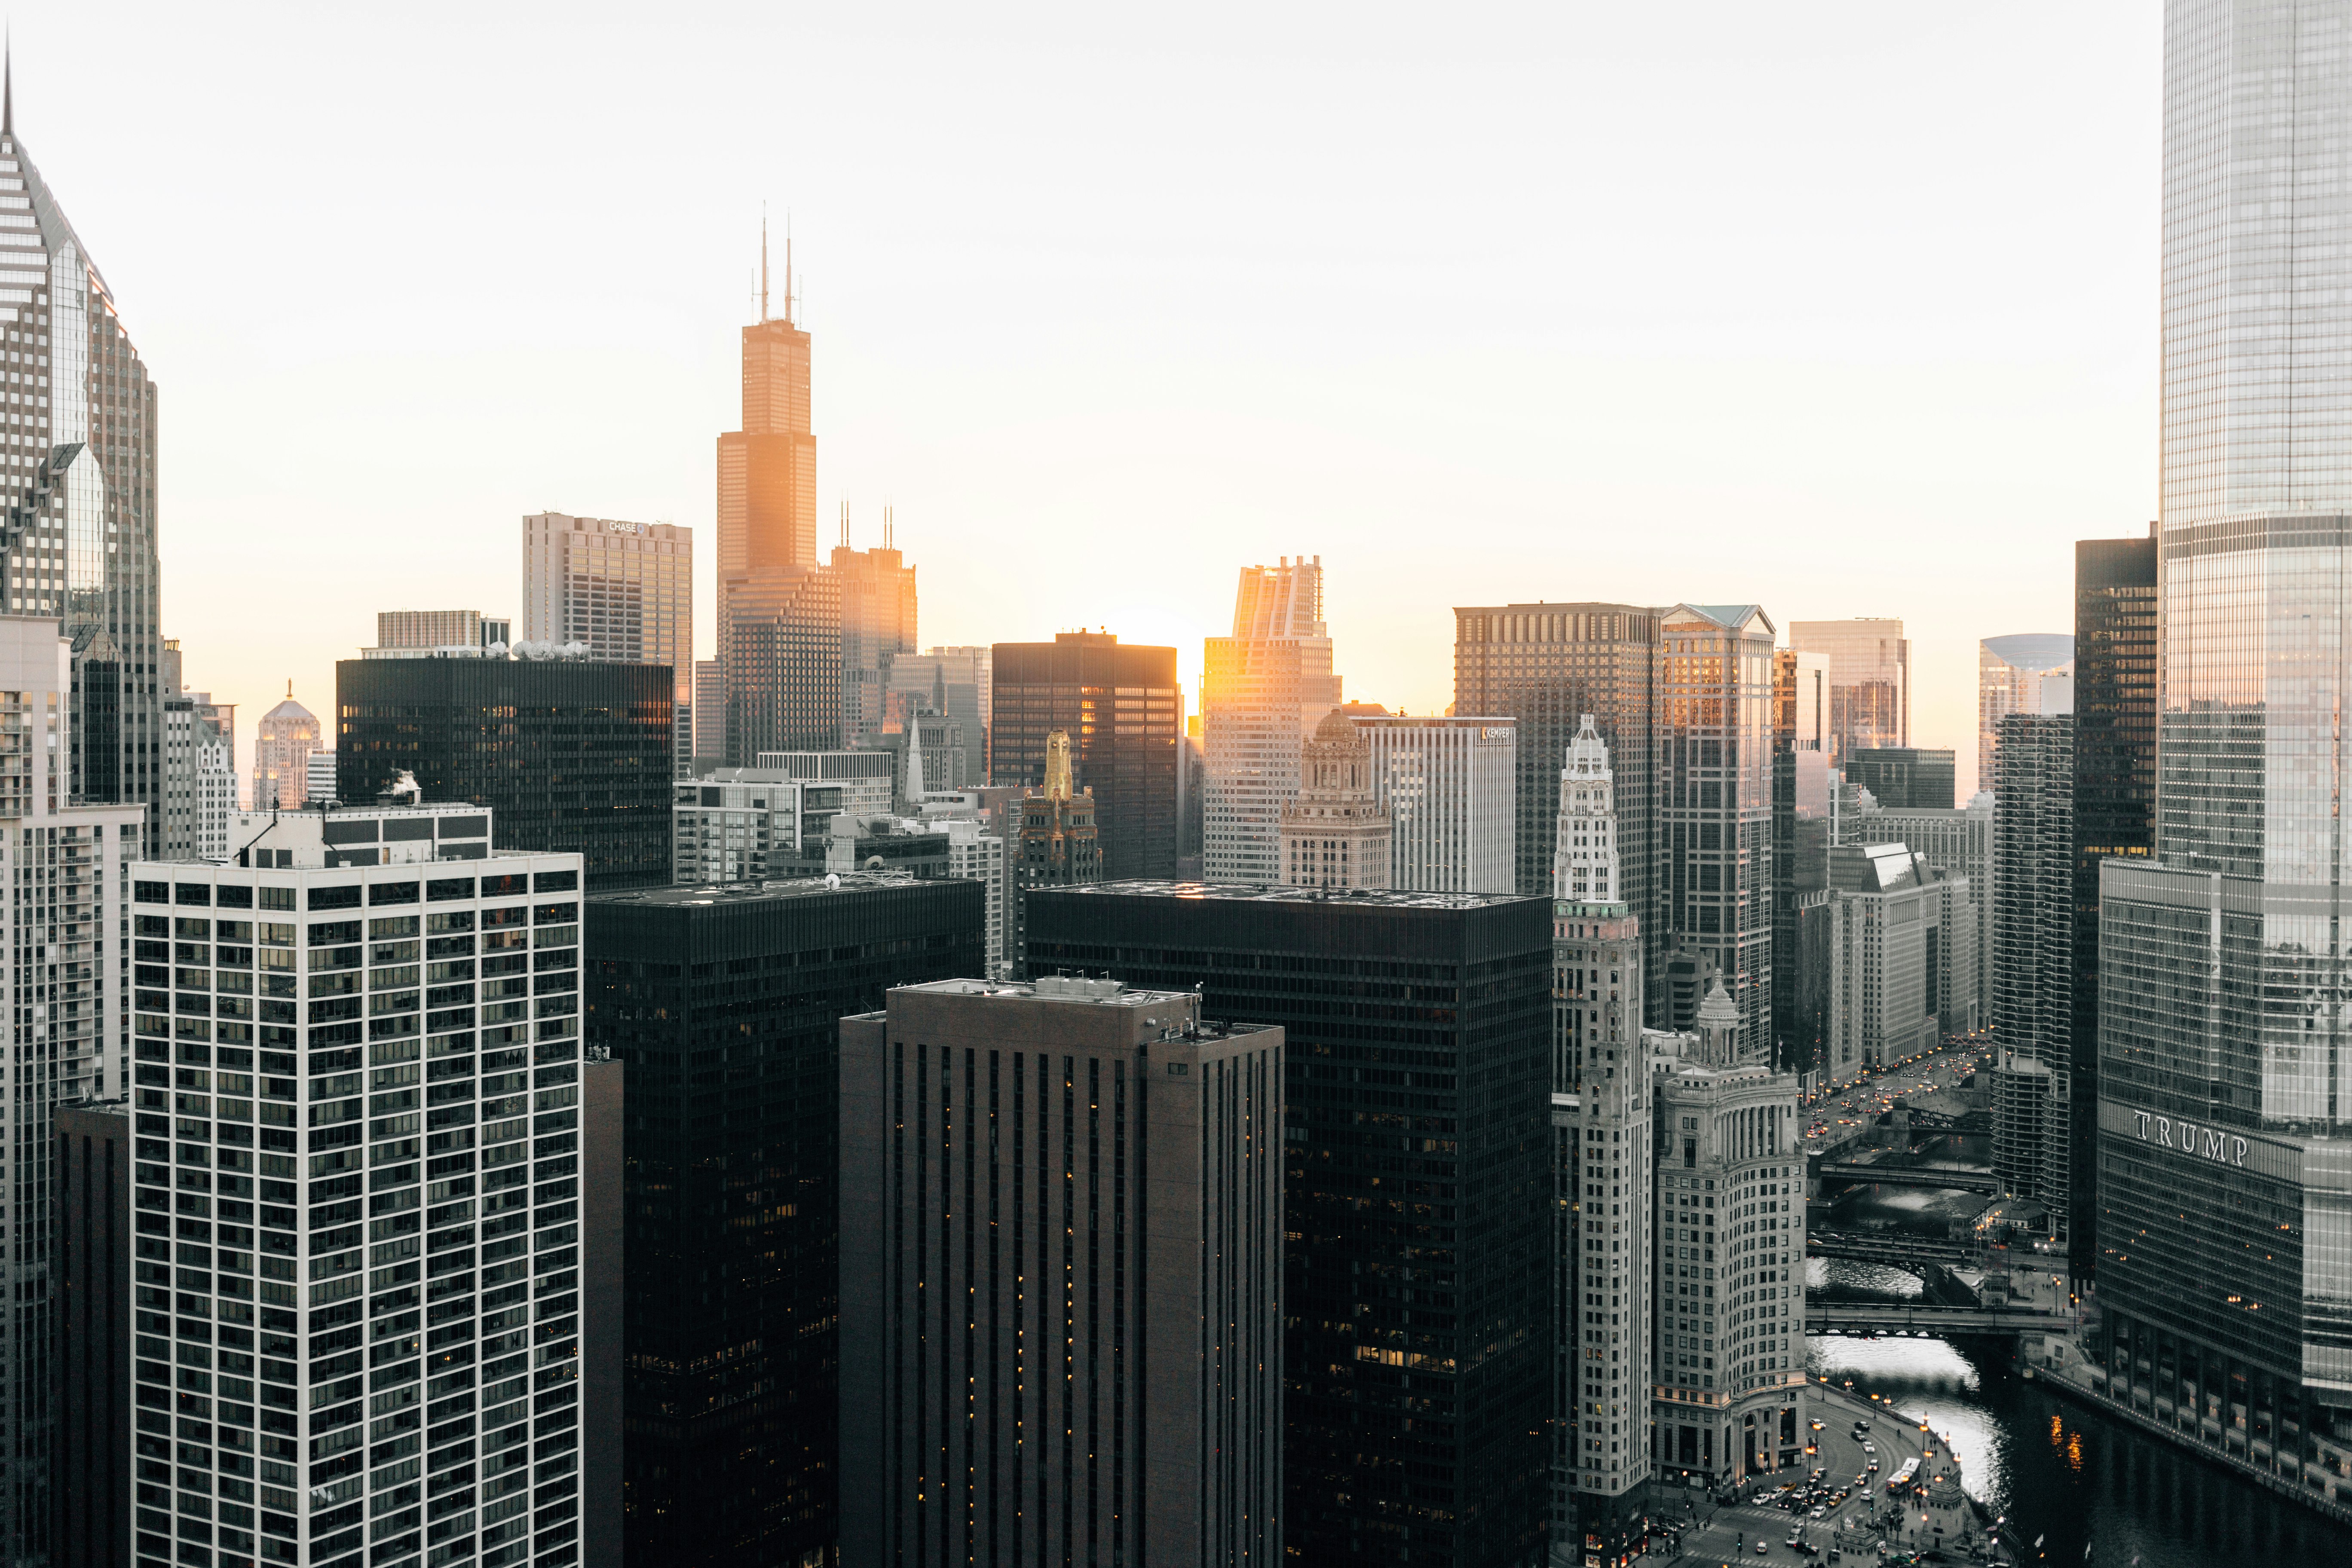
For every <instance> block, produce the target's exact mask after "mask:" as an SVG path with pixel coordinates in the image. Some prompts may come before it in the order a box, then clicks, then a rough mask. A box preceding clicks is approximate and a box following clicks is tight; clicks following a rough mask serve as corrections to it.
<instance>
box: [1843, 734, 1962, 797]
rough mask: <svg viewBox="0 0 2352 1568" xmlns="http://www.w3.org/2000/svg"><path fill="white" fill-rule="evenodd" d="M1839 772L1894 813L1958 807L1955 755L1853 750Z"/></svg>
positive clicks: (1918, 750) (1907, 749)
mask: <svg viewBox="0 0 2352 1568" xmlns="http://www.w3.org/2000/svg"><path fill="white" fill-rule="evenodd" d="M1841 771H1842V772H1843V773H1844V774H1845V778H1846V782H1847V783H1848V784H1860V785H1861V786H1862V787H1863V788H1864V789H1866V790H1868V791H1869V792H1870V793H1871V794H1872V795H1874V796H1876V797H1877V800H1878V804H1879V805H1884V806H1887V807H1890V808H1892V809H1894V810H1896V811H1911V810H1915V809H1916V810H1925V811H1949V810H1951V809H1952V807H1953V806H1954V805H1957V804H1958V796H1959V788H1958V773H1959V760H1958V753H1957V752H1952V751H1948V750H1932V749H1928V748H1925V747H1919V746H1859V745H1858V746H1854V747H1853V748H1851V749H1850V750H1848V751H1847V752H1846V754H1845V761H1844V763H1843V764H1842V767H1841Z"/></svg>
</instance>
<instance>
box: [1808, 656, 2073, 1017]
mask: <svg viewBox="0 0 2352 1568" xmlns="http://www.w3.org/2000/svg"><path fill="white" fill-rule="evenodd" d="M2053 684H2054V683H2053ZM1846 826H1848V827H1850V828H1851V830H1852V832H1851V834H1850V835H1849V837H1847V839H1846V842H1848V843H1853V844H1900V845H1903V846H1905V847H1907V848H1910V849H1913V850H1915V851H1916V852H1917V854H1918V856H1919V858H1921V859H1923V860H1925V861H1927V864H1928V865H1930V866H1932V867H1934V868H1937V870H1939V871H1949V872H1951V873H1952V874H1953V875H1955V876H1959V877H1966V878H1967V879H1969V888H1970V889H1972V898H1971V900H1970V901H1971V903H1972V904H1973V905H1974V907H1975V909H1976V915H1977V952H1978V953H1979V955H1980V957H1981V960H1982V961H1981V962H1980V963H1979V964H1978V965H1977V1021H1978V1023H1979V1024H1980V1025H1981V1024H1990V1023H1991V1022H1992V1016H1993V1012H1992V945H1993V944H1992V898H1993V891H1992V889H1993V876H1992V851H1993V792H1992V791H1990V790H1979V791H1978V792H1977V794H1976V795H1975V796H1974V797H1973V798H1971V799H1970V800H1969V804H1968V805H1965V806H1963V807H1961V808H1960V809H1959V810H1958V811H1937V810H1934V809H1931V808H1928V807H1926V806H1912V807H1904V806H1896V807H1892V808H1890V807H1888V806H1886V805H1883V804H1874V805H1871V806H1870V808H1869V809H1867V810H1865V811H1863V812H1862V813H1860V814H1859V815H1858V816H1855V817H1854V818H1853V820H1852V821H1851V822H1850V823H1848V824H1847V825H1846Z"/></svg>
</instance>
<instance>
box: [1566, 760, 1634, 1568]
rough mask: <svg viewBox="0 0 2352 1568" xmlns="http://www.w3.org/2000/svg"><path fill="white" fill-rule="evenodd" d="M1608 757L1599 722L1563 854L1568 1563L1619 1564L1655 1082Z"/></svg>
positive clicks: (1626, 1526)
mask: <svg viewBox="0 0 2352 1568" xmlns="http://www.w3.org/2000/svg"><path fill="white" fill-rule="evenodd" d="M1612 795H1613V791H1612V784H1611V774H1610V769H1609V748H1608V746H1607V745H1606V744H1605V743H1604V742H1602V741H1601V736H1600V734H1599V733H1598V732H1597V731H1595V730H1594V728H1593V723H1592V716H1591V714H1586V715H1585V716H1584V723H1583V726H1582V728H1581V729H1580V730H1579V731H1577V734H1576V737H1575V738H1574V739H1573V740H1572V741H1570V742H1569V746H1568V755H1567V761H1566V765H1565V766H1564V767H1563V768H1562V769H1561V770H1560V800H1559V838H1558V843H1557V844H1556V845H1555V847H1554V849H1553V854H1552V994H1553V998H1554V1001H1553V1012H1554V1016H1555V1018H1556V1020H1557V1025H1556V1027H1555V1029H1554V1031H1553V1046H1554V1053H1553V1062H1554V1066H1553V1080H1552V1089H1553V1094H1552V1127H1553V1139H1554V1144H1555V1149H1556V1152H1557V1155H1558V1171H1559V1175H1558V1188H1559V1213H1560V1215H1561V1220H1560V1226H1561V1235H1560V1237H1559V1283H1558V1285H1557V1287H1556V1289H1555V1291H1554V1299H1555V1300H1557V1301H1558V1303H1559V1307H1558V1314H1559V1316H1558V1321H1556V1323H1555V1324H1554V1350H1555V1352H1556V1358H1557V1367H1558V1372H1557V1376H1556V1383H1555V1388H1556V1397H1557V1399H1558V1401H1559V1418H1558V1420H1557V1421H1556V1423H1555V1424H1554V1430H1555V1432H1556V1434H1557V1436H1556V1437H1555V1447H1554V1449H1553V1454H1552V1528H1553V1531H1554V1534H1553V1547H1554V1552H1555V1561H1557V1560H1558V1559H1559V1555H1560V1554H1561V1552H1563V1551H1564V1552H1565V1554H1566V1556H1567V1558H1568V1560H1569V1561H1570V1562H1578V1563H1587V1564H1603V1565H1606V1568H1619V1565H1621V1564H1622V1563H1627V1562H1630V1561H1631V1560H1632V1559H1633V1557H1634V1556H1635V1555H1637V1554H1638V1553H1639V1552H1641V1551H1642V1550H1643V1544H1644V1541H1643V1517H1644V1515H1645V1514H1646V1512H1647V1510H1648V1500H1649V1481H1650V1419H1651V1373H1650V1369H1651V1353H1652V1352H1651V1339H1652V1336H1651V1332H1650V1302H1651V1277H1650V1268H1651V1263H1650V1258H1651V1237H1652V1234H1653V1233H1652V1230H1651V1224H1650V1212H1651V1205H1650V1193H1651V1181H1652V1175H1651V1153H1652V1151H1651V1144H1652V1136H1651V1127H1650V1073H1649V1068H1648V1065H1647V1063H1646V1061H1645V1060H1644V1059H1643V1047H1642V922H1641V921H1640V920H1639V918H1637V917H1636V916H1635V915H1634V914H1633V910H1631V909H1629V908H1628V907H1627V906H1626V905H1625V904H1624V903H1623V902H1622V901H1621V900H1620V899H1619V897H1618V884H1617V872H1618V866H1617V820H1616V810H1615V803H1614V800H1613V799H1612Z"/></svg>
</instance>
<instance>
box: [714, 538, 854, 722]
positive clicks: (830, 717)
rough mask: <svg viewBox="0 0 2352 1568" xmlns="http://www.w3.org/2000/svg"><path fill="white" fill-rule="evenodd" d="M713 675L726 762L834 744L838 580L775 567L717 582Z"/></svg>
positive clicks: (818, 570) (815, 569)
mask: <svg viewBox="0 0 2352 1568" xmlns="http://www.w3.org/2000/svg"><path fill="white" fill-rule="evenodd" d="M719 581H720V584H721V585H722V586H723V588H724V589H725V601H726V608H725V610H724V611H723V612H722V613H721V615H720V616H719V685H720V687H721V689H723V690H724V692H725V694H726V707H727V730H726V739H727V751H726V756H727V761H728V763H729V764H730V765H731V766H734V767H751V766H753V765H755V764H756V763H758V761H759V758H760V754H761V752H833V751H838V750H840V749H841V686H842V682H841V580H840V579H839V578H838V577H836V576H835V574H832V573H831V572H828V571H826V570H825V569H824V567H822V566H793V565H779V566H771V567H766V568H763V569H761V571H758V572H753V573H744V574H738V575H736V576H733V577H722V578H720V579H719Z"/></svg>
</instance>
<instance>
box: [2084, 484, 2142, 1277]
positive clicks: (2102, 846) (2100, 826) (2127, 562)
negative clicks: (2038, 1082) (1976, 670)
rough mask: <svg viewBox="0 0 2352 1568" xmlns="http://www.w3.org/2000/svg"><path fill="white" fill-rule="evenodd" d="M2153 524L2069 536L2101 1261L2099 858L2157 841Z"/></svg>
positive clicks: (2093, 1173)
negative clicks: (2139, 533)
mask: <svg viewBox="0 0 2352 1568" xmlns="http://www.w3.org/2000/svg"><path fill="white" fill-rule="evenodd" d="M2156 544H2157V541H2156V525H2155V524H2153V523H2151V524H2149V525H2148V531H2147V538H2145V539H2085V540H2082V541H2079V542H2076V544H2075V546H2074V647H2075V659H2074V1100H2073V1110H2074V1132H2073V1136H2072V1138H2071V1140H2070V1142H2071V1143H2072V1146H2073V1150H2074V1172H2073V1173H2072V1174H2071V1176H2070V1177H2069V1178H2068V1183H2067V1185H2068V1189H2069V1190H2070V1192H2071V1193H2072V1194H2073V1196H2074V1217H2073V1220H2072V1223H2071V1226H2070V1227H2069V1229H2068V1232H2067V1237H2066V1239H2067V1243H2068V1255H2069V1257H2070V1258H2071V1259H2072V1261H2073V1263H2074V1268H2075V1271H2076V1273H2077V1275H2078V1276H2079V1275H2081V1274H2084V1273H2087V1272H2090V1271H2092V1270H2093V1269H2094V1268H2095V1265H2096V1263H2097V1259H2098V1244H2097V1240H2096V1234H2097V1222H2096V1216H2097V1212H2098V1201H2097V1192H2098V1126H2099V1121H2098V1118H2099V1104H2098V1070H2099V863H2100V862H2101V861H2103V860H2106V859H2110V858H2121V859H2133V860H2145V859H2146V858H2147V857H2148V854H2149V852H2150V851H2151V850H2152V849H2153V848H2154V847H2155V843H2156Z"/></svg>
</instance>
